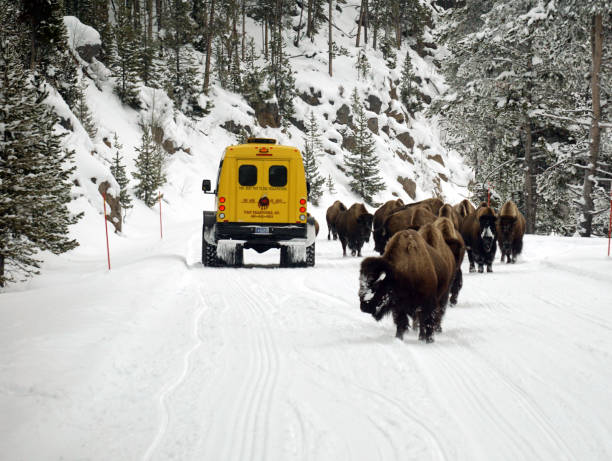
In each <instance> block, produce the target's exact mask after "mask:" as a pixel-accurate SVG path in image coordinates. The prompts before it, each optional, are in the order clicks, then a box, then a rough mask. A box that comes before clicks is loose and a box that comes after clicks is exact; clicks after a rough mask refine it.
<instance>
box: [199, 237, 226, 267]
mask: <svg viewBox="0 0 612 461" xmlns="http://www.w3.org/2000/svg"><path fill="white" fill-rule="evenodd" d="M202 264H203V265H204V266H207V267H219V266H221V265H222V264H221V261H220V260H219V258H218V257H217V245H211V244H210V243H208V242H207V241H206V240H205V239H202Z"/></svg>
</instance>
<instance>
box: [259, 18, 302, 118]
mask: <svg viewBox="0 0 612 461" xmlns="http://www.w3.org/2000/svg"><path fill="white" fill-rule="evenodd" d="M285 47H286V46H285V44H284V42H283V36H282V34H281V33H280V31H279V30H277V29H276V28H275V29H274V30H273V40H272V47H271V50H272V53H271V59H270V62H269V64H268V66H267V68H266V73H267V76H268V79H269V81H270V87H271V89H272V91H273V92H274V95H275V96H276V102H277V104H278V113H279V115H280V118H281V124H282V125H283V127H285V128H286V127H287V126H288V125H289V120H290V119H291V118H292V117H293V115H294V113H295V108H294V106H293V100H294V99H295V97H296V94H297V92H296V90H295V77H294V76H293V70H292V69H291V64H290V63H289V59H288V58H287V53H286V52H285Z"/></svg>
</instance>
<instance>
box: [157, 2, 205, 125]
mask: <svg viewBox="0 0 612 461" xmlns="http://www.w3.org/2000/svg"><path fill="white" fill-rule="evenodd" d="M167 5H168V7H167V10H166V16H167V21H166V34H165V37H164V46H165V47H166V48H167V49H168V51H169V52H168V54H167V56H166V64H167V78H166V79H165V82H164V88H165V90H166V92H167V93H168V96H169V97H170V98H171V99H172V100H173V101H174V104H175V106H176V107H177V108H178V109H179V110H181V111H182V112H183V113H185V114H186V115H188V116H190V117H201V116H202V115H204V109H203V108H202V107H201V106H200V104H199V103H198V96H199V93H200V88H201V87H202V84H201V83H200V82H199V80H198V77H197V68H196V65H195V63H194V56H193V47H192V46H191V44H190V41H191V39H192V37H193V31H194V25H193V21H192V20H191V18H190V17H189V5H188V3H187V2H183V1H182V0H172V1H171V2H168V4H167Z"/></svg>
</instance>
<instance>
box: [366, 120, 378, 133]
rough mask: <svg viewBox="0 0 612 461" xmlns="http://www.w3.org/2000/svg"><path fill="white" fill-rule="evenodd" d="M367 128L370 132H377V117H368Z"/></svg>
mask: <svg viewBox="0 0 612 461" xmlns="http://www.w3.org/2000/svg"><path fill="white" fill-rule="evenodd" d="M368 128H369V130H370V131H371V132H372V133H374V134H378V118H376V117H372V118H369V119H368Z"/></svg>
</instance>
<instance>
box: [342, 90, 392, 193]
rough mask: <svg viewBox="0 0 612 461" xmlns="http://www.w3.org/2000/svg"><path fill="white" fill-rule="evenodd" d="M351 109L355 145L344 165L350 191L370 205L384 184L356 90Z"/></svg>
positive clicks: (366, 120)
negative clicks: (349, 179) (349, 178)
mask: <svg viewBox="0 0 612 461" xmlns="http://www.w3.org/2000/svg"><path fill="white" fill-rule="evenodd" d="M351 108H352V111H353V122H354V124H355V129H354V135H355V145H354V147H353V148H352V149H351V150H350V154H348V155H346V156H345V158H344V163H345V164H346V166H347V169H348V173H349V176H350V177H351V182H350V186H351V190H352V191H354V192H356V193H357V194H359V195H360V196H361V197H362V198H363V199H364V200H365V201H366V203H368V204H370V205H372V204H373V197H374V195H375V194H377V193H378V192H380V191H382V190H384V189H385V184H384V182H383V180H382V178H381V177H380V176H379V172H378V163H379V160H378V158H377V157H376V152H375V151H376V147H375V141H374V139H373V137H372V133H371V132H370V129H369V128H368V119H367V117H366V113H365V109H364V108H363V105H362V103H361V101H360V100H359V96H358V94H357V89H356V88H355V89H354V90H353V94H352V95H351Z"/></svg>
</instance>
